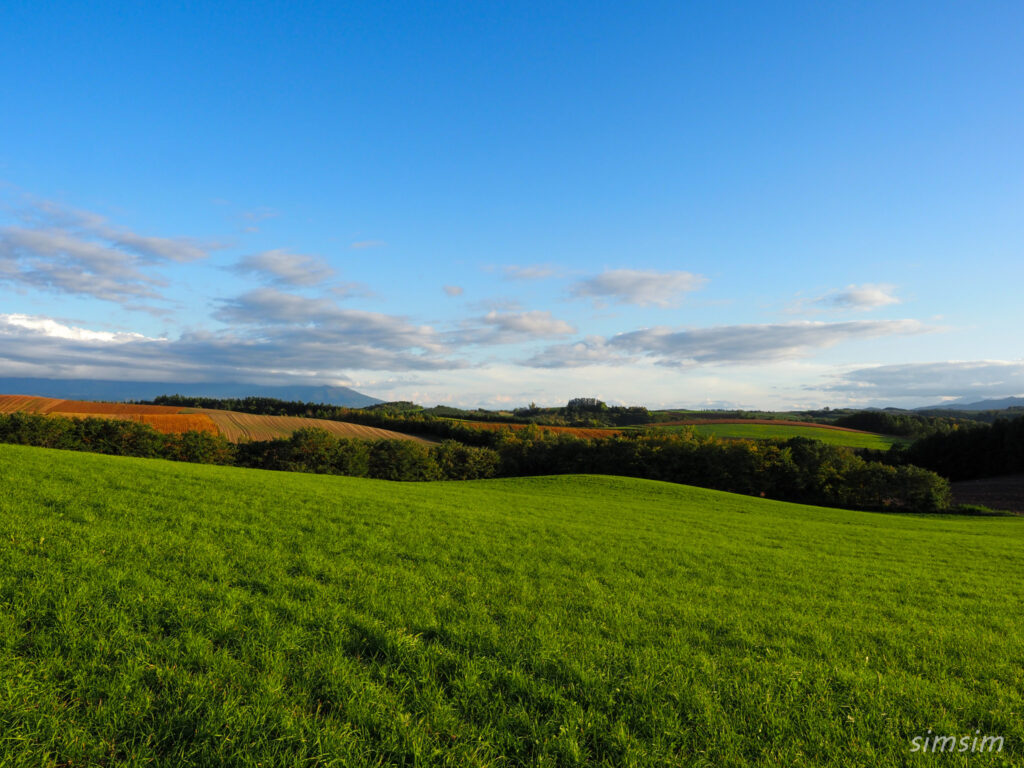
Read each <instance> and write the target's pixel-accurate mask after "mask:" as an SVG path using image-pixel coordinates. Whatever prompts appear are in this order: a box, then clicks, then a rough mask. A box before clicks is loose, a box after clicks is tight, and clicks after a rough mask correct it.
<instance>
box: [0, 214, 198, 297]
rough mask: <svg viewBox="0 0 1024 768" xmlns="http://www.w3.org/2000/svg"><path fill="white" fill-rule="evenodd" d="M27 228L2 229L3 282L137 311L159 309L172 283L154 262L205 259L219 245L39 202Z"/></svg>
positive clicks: (0, 269) (28, 217) (0, 268)
mask: <svg viewBox="0 0 1024 768" xmlns="http://www.w3.org/2000/svg"><path fill="white" fill-rule="evenodd" d="M24 219H25V220H26V221H25V224H26V226H9V227H4V228H0V282H2V283H7V284H10V285H15V286H19V287H29V288H36V289H39V290H46V291H52V292H55V293H64V294H73V295H80V296H89V297H92V298H95V299H101V300H103V301H109V302H114V303H118V304H121V305H122V306H124V307H126V308H131V309H146V310H150V311H158V310H154V309H153V307H152V306H147V305H145V304H141V305H140V302H147V301H154V300H156V301H159V300H161V299H162V296H161V293H160V289H161V288H163V287H165V286H166V285H167V281H166V280H165V279H164V278H162V277H161V276H159V275H158V274H154V273H153V272H152V267H153V266H154V265H159V264H166V263H168V262H172V263H180V262H186V261H195V260H196V259H201V258H204V257H205V256H206V255H207V253H208V250H209V249H210V248H212V247H214V246H204V245H201V244H200V243H198V242H197V241H194V240H191V239H186V238H162V237H150V236H147V235H140V234H137V233H135V232H131V231H129V230H126V229H123V228H119V227H114V226H111V225H110V224H108V223H107V221H106V219H105V218H103V217H102V216H99V215H97V214H93V213H88V212H84V211H74V210H70V209H65V208H61V207H59V206H56V205H54V204H52V203H37V204H36V205H35V206H34V207H33V208H32V209H30V210H29V211H28V212H27V213H26V214H25V216H24Z"/></svg>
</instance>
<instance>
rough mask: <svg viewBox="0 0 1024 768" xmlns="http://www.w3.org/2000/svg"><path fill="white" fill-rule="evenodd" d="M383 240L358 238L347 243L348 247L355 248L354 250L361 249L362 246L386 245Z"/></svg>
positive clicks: (376, 246)
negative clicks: (349, 243)
mask: <svg viewBox="0 0 1024 768" xmlns="http://www.w3.org/2000/svg"><path fill="white" fill-rule="evenodd" d="M386 245H387V243H385V242H384V241H383V240H359V241H357V242H354V243H352V244H351V245H349V248H355V249H356V250H362V249H364V248H383V247H384V246H386Z"/></svg>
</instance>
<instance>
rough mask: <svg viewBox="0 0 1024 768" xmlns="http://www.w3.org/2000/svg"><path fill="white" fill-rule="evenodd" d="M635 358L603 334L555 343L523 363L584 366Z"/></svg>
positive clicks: (618, 362) (606, 364)
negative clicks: (614, 344)
mask: <svg viewBox="0 0 1024 768" xmlns="http://www.w3.org/2000/svg"><path fill="white" fill-rule="evenodd" d="M635 360H636V358H635V356H628V355H625V354H623V353H622V352H621V351H619V350H617V349H615V348H613V347H612V346H611V345H609V344H608V340H607V339H605V338H604V337H603V336H588V337H587V338H585V339H584V340H582V341H577V342H574V343H572V344H554V345H552V346H550V347H548V348H547V349H545V350H543V351H541V352H538V353H537V354H535V355H534V356H533V357H531V358H530V359H529V360H525V361H523V363H522V364H523V365H525V366H528V367H530V368H582V367H584V366H589V365H602V366H609V365H610V366H621V365H625V364H627V363H632V362H634V361H635Z"/></svg>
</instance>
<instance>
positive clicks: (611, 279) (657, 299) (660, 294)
mask: <svg viewBox="0 0 1024 768" xmlns="http://www.w3.org/2000/svg"><path fill="white" fill-rule="evenodd" d="M706 283H707V278H705V277H702V276H701V275H694V274H692V273H690V272H653V271H641V270H635V269H613V270H608V271H606V272H603V273H601V274H600V275H596V276H594V277H591V278H588V279H587V280H581V281H580V282H578V283H575V284H574V285H573V286H571V287H570V289H569V292H570V294H571V295H572V296H573V297H575V298H592V299H608V300H611V301H615V302H618V303H621V304H635V305H637V306H641V307H644V306H657V307H670V306H674V305H676V304H678V303H679V301H680V300H681V298H682V296H683V295H684V294H686V293H689V292H691V291H696V290H698V289H699V288H701V287H703V286H704V285H705V284H706Z"/></svg>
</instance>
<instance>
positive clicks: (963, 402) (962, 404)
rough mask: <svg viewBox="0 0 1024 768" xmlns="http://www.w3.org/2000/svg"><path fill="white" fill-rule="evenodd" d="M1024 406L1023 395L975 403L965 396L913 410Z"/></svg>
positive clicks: (990, 408)
mask: <svg viewBox="0 0 1024 768" xmlns="http://www.w3.org/2000/svg"><path fill="white" fill-rule="evenodd" d="M1021 407H1024V397H1003V398H1000V399H998V400H980V401H978V402H975V403H971V402H967V398H961V399H960V400H954V401H952V402H949V403H942V404H940V405H926V406H924V407H922V408H915V409H914V410H915V411H940V410H944V411H1001V410H1003V409H1004V408H1021Z"/></svg>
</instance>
